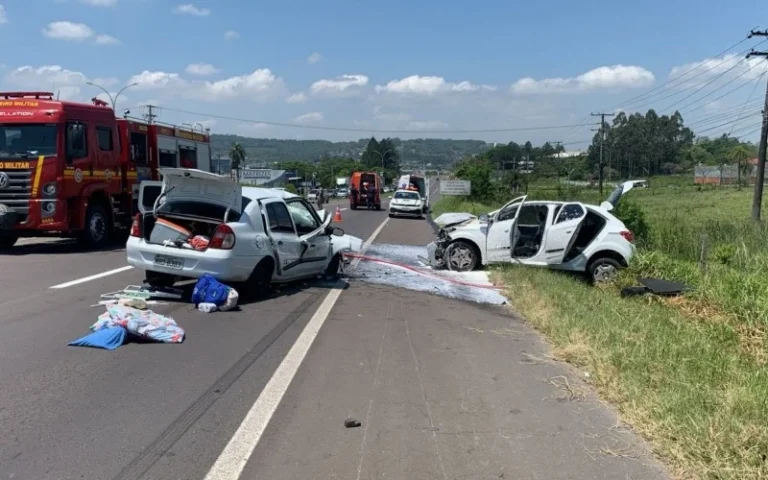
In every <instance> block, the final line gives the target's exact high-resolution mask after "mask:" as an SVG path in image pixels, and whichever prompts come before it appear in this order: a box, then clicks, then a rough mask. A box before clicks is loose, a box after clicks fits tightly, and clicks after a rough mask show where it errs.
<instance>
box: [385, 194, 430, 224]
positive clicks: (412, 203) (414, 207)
mask: <svg viewBox="0 0 768 480" xmlns="http://www.w3.org/2000/svg"><path fill="white" fill-rule="evenodd" d="M422 206H423V204H422V202H421V195H419V192H416V191H413V190H398V191H396V192H395V195H394V196H393V197H392V200H390V202H389V216H390V217H398V216H406V217H417V218H422V217H423V211H424V210H423V208H422Z"/></svg>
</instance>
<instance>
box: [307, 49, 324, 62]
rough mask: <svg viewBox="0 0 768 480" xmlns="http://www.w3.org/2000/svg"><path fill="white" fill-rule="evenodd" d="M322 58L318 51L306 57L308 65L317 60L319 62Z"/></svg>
mask: <svg viewBox="0 0 768 480" xmlns="http://www.w3.org/2000/svg"><path fill="white" fill-rule="evenodd" d="M322 59H323V56H322V55H320V54H319V53H317V52H315V53H313V54H312V55H310V56H309V57H307V63H309V64H310V65H314V64H316V63H317V62H319V61H320V60H322Z"/></svg>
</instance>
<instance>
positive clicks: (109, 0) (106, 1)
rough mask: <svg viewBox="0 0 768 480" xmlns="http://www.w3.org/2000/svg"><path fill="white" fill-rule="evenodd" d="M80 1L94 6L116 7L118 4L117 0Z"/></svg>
mask: <svg viewBox="0 0 768 480" xmlns="http://www.w3.org/2000/svg"><path fill="white" fill-rule="evenodd" d="M80 3H84V4H86V5H90V6H92V7H114V6H116V5H117V0H80Z"/></svg>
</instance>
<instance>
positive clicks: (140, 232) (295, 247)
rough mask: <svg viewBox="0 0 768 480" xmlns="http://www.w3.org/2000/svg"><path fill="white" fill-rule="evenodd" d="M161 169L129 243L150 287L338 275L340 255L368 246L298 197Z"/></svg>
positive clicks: (144, 188) (145, 191) (142, 197)
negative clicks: (210, 280)
mask: <svg viewBox="0 0 768 480" xmlns="http://www.w3.org/2000/svg"><path fill="white" fill-rule="evenodd" d="M159 172H160V174H161V175H162V177H163V181H162V182H149V181H144V182H142V183H141V187H140V190H139V210H140V212H141V213H139V214H137V215H136V217H135V218H134V221H133V225H132V226H131V234H130V237H129V239H128V242H127V243H126V254H127V257H128V264H129V265H132V266H134V267H136V268H140V269H142V270H145V271H146V279H147V283H149V284H150V285H152V286H158V287H160V286H171V285H173V284H174V283H175V282H176V281H178V280H180V279H184V278H199V277H201V276H202V275H203V274H205V273H209V274H211V275H213V276H214V277H216V278H218V279H219V280H221V281H223V282H246V281H247V282H248V285H250V286H253V287H254V288H261V287H263V286H265V285H268V284H270V283H284V282H290V281H294V280H300V279H305V278H312V277H316V276H317V275H320V274H323V273H326V274H335V273H336V272H337V271H338V269H339V265H340V262H341V260H342V258H341V253H342V252H343V251H345V250H352V251H360V249H361V247H362V240H360V239H359V238H356V237H352V236H349V235H346V234H344V232H343V230H341V229H338V228H333V227H331V226H330V223H331V221H332V216H331V215H328V214H326V212H325V211H321V212H318V211H315V209H314V208H313V207H312V205H311V204H310V203H309V202H308V201H307V200H305V199H304V198H302V197H300V196H298V195H294V194H292V193H289V192H286V191H282V190H275V189H271V188H257V187H243V186H241V185H239V184H237V183H235V182H233V181H232V180H230V179H228V178H224V177H220V176H218V175H214V174H212V173H208V172H204V171H201V170H192V169H181V168H169V169H161V170H159Z"/></svg>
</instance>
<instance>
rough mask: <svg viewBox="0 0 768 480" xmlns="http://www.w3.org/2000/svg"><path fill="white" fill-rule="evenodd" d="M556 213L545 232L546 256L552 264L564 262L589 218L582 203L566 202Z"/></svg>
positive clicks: (547, 260)
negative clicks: (586, 219)
mask: <svg viewBox="0 0 768 480" xmlns="http://www.w3.org/2000/svg"><path fill="white" fill-rule="evenodd" d="M556 215H557V217H556V218H555V220H554V224H553V225H550V226H549V227H548V229H547V232H546V233H545V238H546V240H545V242H544V258H545V260H546V262H547V263H548V264H550V265H557V264H560V263H563V259H564V258H565V255H566V254H567V253H568V251H569V250H570V249H571V247H572V246H573V242H574V241H575V240H576V237H577V236H578V235H579V230H580V229H581V225H582V224H583V223H584V219H585V218H587V209H586V208H585V207H584V205H582V204H581V203H566V204H565V205H563V206H562V207H561V208H560V210H558V211H557V212H556Z"/></svg>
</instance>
